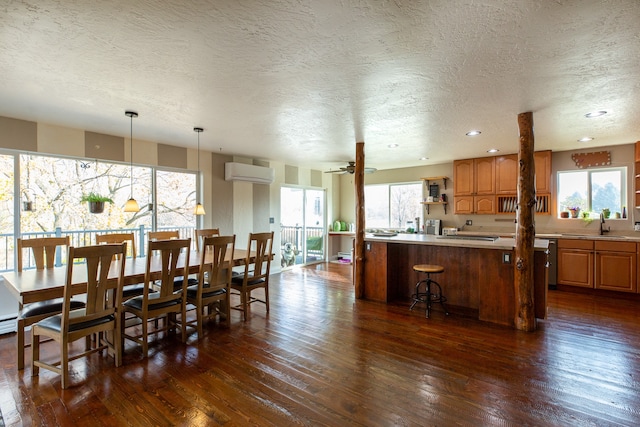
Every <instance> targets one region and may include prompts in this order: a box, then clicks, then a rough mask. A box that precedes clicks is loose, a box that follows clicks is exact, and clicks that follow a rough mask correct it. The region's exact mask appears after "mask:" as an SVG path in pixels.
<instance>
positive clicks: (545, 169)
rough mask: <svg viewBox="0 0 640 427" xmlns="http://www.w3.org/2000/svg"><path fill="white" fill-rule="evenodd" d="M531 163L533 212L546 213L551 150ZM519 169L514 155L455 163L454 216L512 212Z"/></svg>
mask: <svg viewBox="0 0 640 427" xmlns="http://www.w3.org/2000/svg"><path fill="white" fill-rule="evenodd" d="M534 162H535V178H536V180H535V182H536V183H535V185H536V213H540V214H549V213H550V206H551V151H550V150H547V151H536V152H535V153H534ZM518 169H519V164H518V155H517V154H507V155H502V156H495V157H482V158H477V159H465V160H456V161H454V162H453V179H454V182H453V188H454V194H453V196H454V213H455V214H469V213H475V214H495V213H498V214H503V213H504V214H513V213H515V211H516V207H517V204H518V200H517V194H518ZM639 182H640V180H639ZM639 190H640V188H639ZM480 196H482V197H480ZM490 196H491V197H493V198H491V197H490ZM639 198H640V197H639Z"/></svg>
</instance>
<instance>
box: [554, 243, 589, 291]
mask: <svg viewBox="0 0 640 427" xmlns="http://www.w3.org/2000/svg"><path fill="white" fill-rule="evenodd" d="M558 284H559V285H571V286H580V287H583V288H593V251H587V250H580V249H564V248H558Z"/></svg>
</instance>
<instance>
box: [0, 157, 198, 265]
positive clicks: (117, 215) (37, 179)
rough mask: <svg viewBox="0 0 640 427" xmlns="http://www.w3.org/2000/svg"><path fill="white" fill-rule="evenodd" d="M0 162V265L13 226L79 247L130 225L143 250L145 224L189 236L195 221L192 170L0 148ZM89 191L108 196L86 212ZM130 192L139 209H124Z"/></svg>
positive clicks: (9, 252) (8, 257) (9, 251)
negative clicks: (65, 239) (62, 238)
mask: <svg viewBox="0 0 640 427" xmlns="http://www.w3.org/2000/svg"><path fill="white" fill-rule="evenodd" d="M14 165H15V166H14ZM0 166H2V167H1V168H0V170H1V171H2V173H0V238H1V239H0V271H6V270H10V269H12V268H13V261H14V256H13V252H14V251H13V244H14V233H15V232H18V233H19V234H20V235H22V236H23V237H27V238H29V237H34V236H54V235H62V236H67V235H68V236H71V241H72V244H73V245H74V246H78V245H88V244H93V242H94V241H95V239H94V235H95V234H97V233H103V232H108V231H111V230H128V231H134V232H137V233H136V240H137V244H136V247H137V249H138V252H139V254H141V253H143V250H144V246H143V245H141V244H140V243H141V242H140V240H141V239H144V236H145V235H146V232H147V231H149V230H152V229H154V228H155V229H161V228H171V229H178V230H179V231H180V233H181V235H183V236H184V237H189V236H191V234H192V231H193V229H195V227H196V222H197V219H196V216H195V215H194V214H193V209H194V206H195V195H196V191H197V183H196V177H197V175H196V173H194V172H189V171H167V170H159V169H157V168H152V167H145V166H133V168H131V166H130V165H128V164H118V163H110V162H105V161H98V160H86V159H72V158H61V157H54V156H47V155H35V154H24V153H23V154H9V153H6V154H0ZM132 169H133V177H132V176H131V172H132ZM15 170H19V174H18V175H17V176H16V179H14V171H15ZM131 184H133V186H132V185H131ZM14 189H15V190H14ZM14 193H15V194H14ZM89 193H96V194H99V195H100V196H103V197H105V198H108V199H111V200H112V203H106V204H105V207H104V211H103V212H102V213H92V212H90V210H89V205H88V203H86V202H83V201H82V199H83V196H85V195H88V194H89ZM131 195H132V196H133V197H134V198H135V199H136V200H137V201H138V204H139V206H140V211H139V212H136V213H128V212H124V210H123V206H124V204H125V202H126V201H127V200H128V199H129V197H130V196H131ZM154 203H155V206H156V207H157V209H154V207H153V206H154Z"/></svg>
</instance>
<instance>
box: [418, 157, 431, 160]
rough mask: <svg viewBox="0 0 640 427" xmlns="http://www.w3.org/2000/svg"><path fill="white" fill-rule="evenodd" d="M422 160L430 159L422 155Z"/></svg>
mask: <svg viewBox="0 0 640 427" xmlns="http://www.w3.org/2000/svg"><path fill="white" fill-rule="evenodd" d="M420 160H429V158H428V157H420Z"/></svg>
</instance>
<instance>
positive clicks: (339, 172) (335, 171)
mask: <svg viewBox="0 0 640 427" xmlns="http://www.w3.org/2000/svg"><path fill="white" fill-rule="evenodd" d="M345 172H346V170H340V169H336V170H334V171H324V173H337V174H339V175H342V174H343V173H345Z"/></svg>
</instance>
